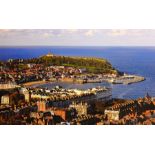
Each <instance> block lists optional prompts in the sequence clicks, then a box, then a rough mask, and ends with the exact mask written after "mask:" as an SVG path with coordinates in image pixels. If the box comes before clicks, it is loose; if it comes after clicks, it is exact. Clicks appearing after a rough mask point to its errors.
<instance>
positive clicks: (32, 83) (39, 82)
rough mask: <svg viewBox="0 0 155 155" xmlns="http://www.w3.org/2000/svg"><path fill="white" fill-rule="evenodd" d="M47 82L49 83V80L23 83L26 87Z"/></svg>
mask: <svg viewBox="0 0 155 155" xmlns="http://www.w3.org/2000/svg"><path fill="white" fill-rule="evenodd" d="M45 83H49V81H33V82H26V83H24V84H23V85H24V86H25V87H29V86H33V85H36V84H45Z"/></svg>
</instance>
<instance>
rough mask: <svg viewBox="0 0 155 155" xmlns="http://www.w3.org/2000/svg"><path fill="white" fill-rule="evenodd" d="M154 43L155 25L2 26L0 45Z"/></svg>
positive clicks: (143, 44)
mask: <svg viewBox="0 0 155 155" xmlns="http://www.w3.org/2000/svg"><path fill="white" fill-rule="evenodd" d="M7 45H9V46H18V45H20V46H21V45H23V46H25V45H51V46H59V45H60V46H154V45H155V29H154V30H153V29H0V46H7Z"/></svg>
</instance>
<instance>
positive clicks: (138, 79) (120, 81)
mask: <svg viewBox="0 0 155 155" xmlns="http://www.w3.org/2000/svg"><path fill="white" fill-rule="evenodd" d="M129 76H131V75H129ZM126 78H127V77H126V76H122V77H121V79H119V78H118V79H117V78H114V79H102V80H98V79H95V80H87V81H83V80H77V79H76V80H75V79H72V78H64V79H59V80H51V81H32V82H26V83H23V84H22V85H23V86H25V87H31V86H35V85H41V84H46V83H50V82H67V83H72V84H85V83H102V82H103V81H104V82H108V83H112V84H116V85H117V84H127V85H128V84H134V83H138V82H142V81H145V80H146V79H145V78H144V77H142V76H137V75H132V79H128V78H127V79H126Z"/></svg>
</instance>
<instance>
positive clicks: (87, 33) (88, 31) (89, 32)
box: [84, 30, 96, 36]
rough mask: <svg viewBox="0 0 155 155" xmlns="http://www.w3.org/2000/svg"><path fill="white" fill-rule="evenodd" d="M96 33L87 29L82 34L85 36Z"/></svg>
mask: <svg viewBox="0 0 155 155" xmlns="http://www.w3.org/2000/svg"><path fill="white" fill-rule="evenodd" d="M95 33H96V30H87V31H86V32H85V33H84V35H85V36H94V35H95Z"/></svg>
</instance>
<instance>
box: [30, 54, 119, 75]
mask: <svg viewBox="0 0 155 155" xmlns="http://www.w3.org/2000/svg"><path fill="white" fill-rule="evenodd" d="M31 62H33V63H43V64H45V65H46V66H50V65H56V66H71V67H75V68H86V70H87V72H88V73H117V72H118V71H117V70H115V68H113V66H112V65H111V64H110V63H109V62H108V61H107V60H106V59H102V58H91V57H65V56H42V57H40V58H38V59H31Z"/></svg>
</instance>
